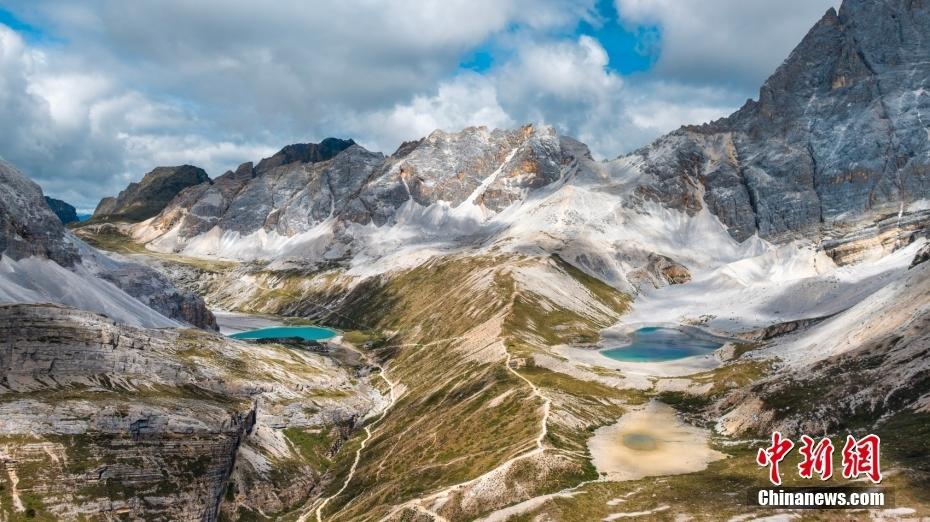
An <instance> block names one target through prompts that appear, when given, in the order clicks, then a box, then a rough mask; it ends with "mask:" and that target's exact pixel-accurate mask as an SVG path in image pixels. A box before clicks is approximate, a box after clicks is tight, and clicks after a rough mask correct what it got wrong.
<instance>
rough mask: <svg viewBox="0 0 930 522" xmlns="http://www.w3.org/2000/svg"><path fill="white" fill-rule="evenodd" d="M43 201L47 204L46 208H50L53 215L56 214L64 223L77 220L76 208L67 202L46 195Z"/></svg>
mask: <svg viewBox="0 0 930 522" xmlns="http://www.w3.org/2000/svg"><path fill="white" fill-rule="evenodd" d="M45 203H47V204H48V208H50V209H52V212H54V213H55V215H56V216H58V219H60V220H61V222H62V223H64V224H65V225H67V224H68V223H73V222H75V221H78V215H77V209H75V208H74V207H73V206H71V205H69V204H68V203H65V202H64V201H62V200H60V199H55V198H50V197H48V196H45Z"/></svg>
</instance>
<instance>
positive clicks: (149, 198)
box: [91, 165, 210, 221]
mask: <svg viewBox="0 0 930 522" xmlns="http://www.w3.org/2000/svg"><path fill="white" fill-rule="evenodd" d="M209 182H210V177H209V176H207V173H206V172H204V170H203V169H201V168H199V167H194V166H192V165H181V166H178V167H157V168H155V169H154V170H152V171H151V172H149V173H148V174H146V175H145V176H143V177H142V180H141V181H139V182H138V183H130V184H129V186H128V187H126V189H125V190H123V191H122V192H120V193H119V195H117V196H116V197H106V198H103V199H102V200H100V203H99V204H98V205H97V208H96V209H95V210H94V215H93V216H92V218H91V219H93V220H95V221H142V220H144V219H148V218H150V217H152V216H154V215H155V214H158V213H159V212H161V210H162V209H163V208H165V205H167V204H168V203H169V202H170V201H171V200H172V199H173V198H174V197H175V196H176V195H178V193H179V192H181V191H182V190H184V189H185V188H187V187H190V186H193V185H197V184H200V183H209Z"/></svg>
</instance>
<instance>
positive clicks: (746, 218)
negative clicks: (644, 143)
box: [636, 0, 930, 240]
mask: <svg viewBox="0 0 930 522" xmlns="http://www.w3.org/2000/svg"><path fill="white" fill-rule="evenodd" d="M928 54H930V6H928V5H927V4H926V3H924V2H913V1H910V0H891V1H887V2H871V1H866V0H847V1H845V2H843V5H842V7H841V8H840V11H839V12H838V13H837V12H836V11H835V10H833V9H832V8H831V9H830V10H829V11H827V13H826V14H825V15H824V16H823V18H822V19H821V20H820V21H819V22H818V23H817V24H816V25H815V26H814V27H813V28H812V29H811V30H810V32H809V33H808V34H807V36H805V38H804V39H803V40H802V42H801V43H800V44H799V45H798V46H797V48H795V50H794V51H793V52H792V53H791V55H790V56H789V57H788V59H787V60H785V62H784V63H783V64H782V65H781V66H780V67H779V68H778V70H777V71H776V72H775V74H773V75H772V76H771V77H770V78H769V79H768V80H767V81H766V82H765V84H764V85H763V86H762V89H761V90H760V93H759V100H758V101H753V100H750V101H748V102H747V103H746V105H744V106H743V107H742V108H741V109H740V110H739V111H737V112H736V113H734V114H733V115H731V116H730V117H728V118H725V119H722V120H719V121H716V122H713V123H710V124H707V125H703V126H699V127H684V128H682V129H681V130H679V131H676V132H674V133H672V134H670V135H668V136H666V137H664V138H662V139H660V140H659V141H658V142H656V143H655V144H653V145H651V146H649V147H647V148H645V149H643V150H641V151H638V152H637V153H636V155H638V156H640V157H641V158H642V159H643V161H644V162H645V169H646V170H647V171H649V172H651V173H652V174H653V175H654V176H655V178H656V179H657V180H658V185H657V186H656V187H653V188H652V189H653V190H654V191H655V192H656V193H655V194H652V195H651V196H652V197H654V198H655V199H658V200H661V201H662V202H664V203H666V204H669V205H672V206H675V207H678V208H682V209H685V210H688V211H694V210H696V209H697V208H699V207H700V206H701V204H703V205H706V206H707V207H708V208H709V209H710V210H711V211H712V212H713V213H714V214H716V215H717V216H718V217H719V218H720V220H721V221H722V222H723V223H724V224H725V225H726V226H727V227H728V229H729V231H730V233H731V234H732V235H733V237H735V238H736V239H738V240H743V239H746V238H748V237H749V236H751V235H753V234H756V233H758V234H759V235H760V236H762V237H765V238H779V237H783V236H792V235H798V234H802V233H803V234H808V235H815V236H816V235H819V234H820V233H821V232H822V231H829V230H830V229H833V228H839V227H841V226H842V225H843V224H847V223H854V222H856V221H857V220H859V219H862V218H863V217H872V216H877V217H883V216H886V215H890V214H898V213H899V212H901V211H906V210H907V207H908V206H909V205H910V204H912V203H914V202H916V201H919V200H921V199H926V198H927V197H928V193H930V175H928V174H930V162H928V161H927V158H928V152H930V136H928V133H927V124H926V122H924V121H923V120H922V116H921V114H926V111H927V110H928V109H930V92H925V91H924V87H925V79H926V78H927V76H928V75H930V63H928V62H927V60H926V56H928ZM701 196H702V197H701ZM827 237H829V233H828V234H827Z"/></svg>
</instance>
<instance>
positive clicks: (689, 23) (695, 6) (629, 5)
mask: <svg viewBox="0 0 930 522" xmlns="http://www.w3.org/2000/svg"><path fill="white" fill-rule="evenodd" d="M615 2H616V8H617V11H618V13H619V16H620V19H621V20H622V21H623V22H624V23H626V24H627V25H629V26H636V25H643V24H648V25H657V26H658V27H659V28H660V31H661V35H662V37H661V49H660V54H659V61H658V63H657V70H656V71H655V74H657V75H660V76H662V77H663V78H666V79H675V80H679V81H682V82H688V83H692V82H695V83H703V84H716V85H721V84H727V83H730V84H735V85H736V86H737V87H742V88H744V89H752V90H754V89H758V87H759V84H760V83H761V82H762V81H763V80H764V79H765V78H766V77H767V76H768V75H769V74H771V73H772V72H773V71H774V69H775V67H777V66H778V64H780V63H781V62H782V61H783V60H784V59H785V58H787V57H788V53H789V52H790V51H791V49H793V48H794V46H795V45H796V44H797V43H798V42H799V41H800V40H801V38H802V37H803V36H804V34H805V33H807V31H808V29H810V27H811V26H812V25H813V23H814V22H815V21H817V19H818V18H820V17H821V16H822V15H823V14H824V13H825V12H826V11H827V9H828V8H830V7H836V6H837V5H838V4H839V0H780V1H778V2H768V1H763V2H747V1H745V0H615Z"/></svg>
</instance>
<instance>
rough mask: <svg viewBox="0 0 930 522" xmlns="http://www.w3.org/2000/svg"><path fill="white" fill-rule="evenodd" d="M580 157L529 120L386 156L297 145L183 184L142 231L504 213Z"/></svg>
mask: <svg viewBox="0 0 930 522" xmlns="http://www.w3.org/2000/svg"><path fill="white" fill-rule="evenodd" d="M324 152H325V153H324ZM579 154H580V155H581V156H589V153H588V151H587V148H586V147H584V146H583V145H581V144H578V143H577V142H575V141H574V140H571V139H568V138H563V137H559V136H558V135H557V134H556V132H555V131H554V130H553V129H551V128H535V127H533V126H530V125H528V126H525V127H522V128H520V129H517V130H513V131H504V130H493V131H492V130H488V129H487V128H485V127H471V128H467V129H465V130H463V131H461V132H457V133H446V132H443V131H435V132H433V133H432V134H430V135H429V136H428V137H426V138H424V139H422V140H419V141H416V142H410V143H405V144H404V145H402V146H401V147H400V148H399V149H398V150H397V151H396V152H395V153H394V154H393V155H391V156H388V157H385V156H383V155H382V154H380V153H374V152H370V151H368V150H365V149H364V148H362V147H360V146H359V145H356V144H354V142H352V141H351V140H349V141H342V140H334V139H327V140H324V141H323V142H322V143H320V144H319V145H314V144H309V145H291V146H288V147H285V148H284V149H282V151H281V152H279V153H278V154H276V155H274V156H272V157H271V158H266V159H264V160H262V161H261V162H259V164H258V166H257V167H252V164H250V163H246V164H243V165H241V166H240V167H239V168H238V169H237V170H236V171H235V172H227V173H226V174H224V175H223V176H220V177H219V178H217V179H216V180H215V181H214V182H213V183H212V184H206V183H204V184H201V185H198V186H196V187H192V188H189V189H187V190H185V191H184V192H182V193H181V194H179V195H178V197H177V198H175V200H174V201H172V202H171V204H170V205H168V206H167V207H166V208H165V210H164V211H162V212H161V213H160V214H159V215H158V216H157V217H156V218H155V219H154V220H153V221H152V222H151V223H150V224H147V225H146V229H145V230H144V231H142V232H141V233H140V234H139V237H140V238H141V239H143V240H145V241H149V240H152V239H155V238H158V237H161V236H164V235H166V234H168V235H169V236H170V238H171V241H172V242H174V243H173V244H174V245H175V246H176V247H177V248H181V247H182V246H183V245H184V244H185V240H187V239H190V238H194V237H196V236H198V235H200V234H204V233H206V232H208V231H210V230H212V229H214V227H215V228H216V230H218V231H219V232H221V233H228V232H234V233H238V234H241V235H248V234H252V233H255V232H258V231H264V232H275V233H277V234H279V235H282V236H292V235H295V234H300V233H303V232H307V231H309V230H311V229H313V228H314V227H316V226H318V225H320V224H321V223H323V222H325V221H326V220H328V219H330V218H334V219H335V221H336V222H338V223H340V224H341V225H340V226H345V225H350V224H361V225H367V224H371V223H373V224H375V225H376V226H382V225H384V224H391V223H392V222H393V221H394V220H395V217H396V216H395V214H396V213H397V211H398V209H399V208H400V207H401V206H402V205H404V204H405V203H406V202H408V201H410V202H412V203H415V204H417V205H419V206H421V207H428V206H430V205H434V204H442V205H446V206H448V207H450V208H457V207H460V206H462V205H463V204H467V205H468V206H475V205H477V206H479V207H480V208H483V209H486V210H487V211H488V212H490V213H496V212H499V211H501V210H503V209H504V208H506V207H507V206H508V205H510V204H512V203H514V202H518V201H520V200H521V199H523V198H524V197H525V196H526V194H527V193H528V192H530V191H532V190H534V189H539V188H541V187H545V186H547V185H550V184H552V183H553V182H555V181H557V180H559V179H560V178H561V177H562V174H563V170H564V167H565V165H567V164H570V163H571V162H573V161H575V159H576V155H579ZM169 232H170V234H169Z"/></svg>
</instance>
